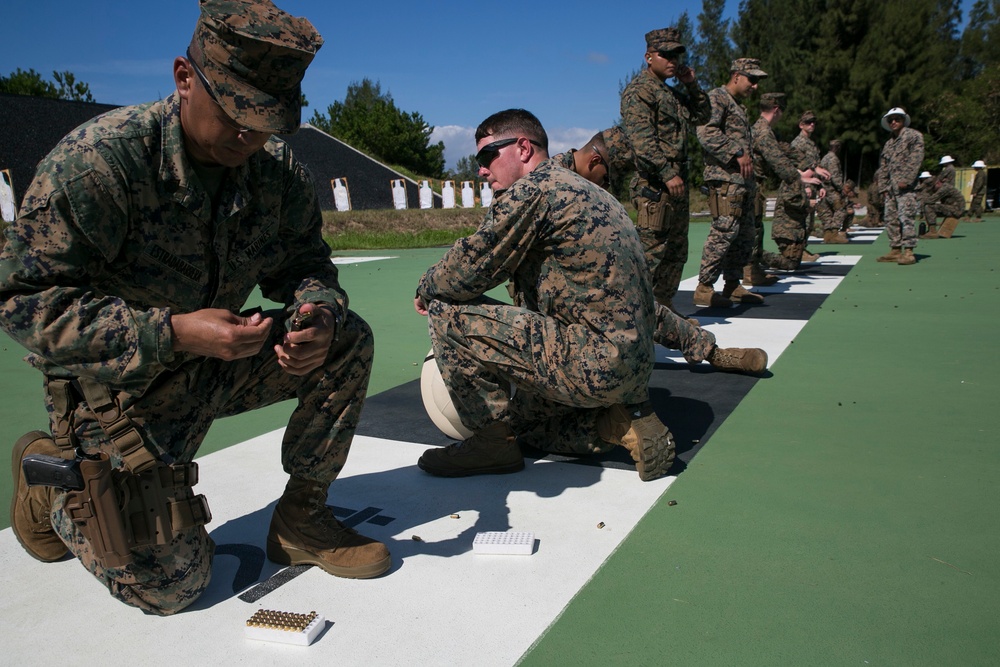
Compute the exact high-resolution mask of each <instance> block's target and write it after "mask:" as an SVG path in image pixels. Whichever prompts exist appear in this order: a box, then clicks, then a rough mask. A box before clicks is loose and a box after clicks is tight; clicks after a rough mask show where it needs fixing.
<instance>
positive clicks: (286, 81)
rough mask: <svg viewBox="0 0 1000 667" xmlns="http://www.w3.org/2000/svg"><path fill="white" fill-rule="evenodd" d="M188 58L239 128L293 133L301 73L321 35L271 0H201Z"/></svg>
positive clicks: (299, 101) (298, 116)
mask: <svg viewBox="0 0 1000 667" xmlns="http://www.w3.org/2000/svg"><path fill="white" fill-rule="evenodd" d="M200 5H201V15H200V17H199V18H198V23H197V24H196V26H195V30H194V35H193V36H192V38H191V44H190V45H189V46H188V57H189V58H191V59H192V61H193V62H194V64H195V65H196V66H197V67H198V68H199V69H201V71H202V72H204V74H205V76H206V77H207V78H208V81H209V91H210V94H211V95H212V98H213V99H214V100H215V101H216V103H217V104H219V106H221V107H222V110H223V111H225V112H226V114H227V115H228V116H229V117H230V118H232V119H233V120H234V121H236V123H237V124H239V125H240V127H246V128H250V129H251V130H256V131H258V132H268V133H275V134H290V133H292V132H295V131H296V130H297V129H298V127H299V122H300V120H301V113H302V88H301V85H300V84H301V81H302V77H303V76H305V73H306V68H307V67H308V66H309V63H311V62H312V60H313V58H314V57H315V55H316V52H317V51H318V50H319V49H320V47H321V46H322V45H323V38H322V37H320V35H319V33H318V32H316V29H315V28H314V27H313V25H312V24H311V23H310V22H309V21H308V20H307V19H304V18H300V17H295V16H292V15H290V14H288V13H286V12H284V11H282V10H281V9H278V8H277V7H275V6H274V5H273V4H272V3H271V2H269V1H268V0H200Z"/></svg>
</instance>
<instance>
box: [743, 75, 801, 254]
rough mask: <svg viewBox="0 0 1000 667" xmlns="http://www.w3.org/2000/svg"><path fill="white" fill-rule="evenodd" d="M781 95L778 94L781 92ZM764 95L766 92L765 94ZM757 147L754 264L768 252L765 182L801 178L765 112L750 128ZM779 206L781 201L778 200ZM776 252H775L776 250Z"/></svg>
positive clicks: (791, 181) (753, 149)
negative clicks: (765, 233)
mask: <svg viewBox="0 0 1000 667" xmlns="http://www.w3.org/2000/svg"><path fill="white" fill-rule="evenodd" d="M765 95H771V96H772V99H777V100H778V101H780V98H783V97H784V95H782V94H781V93H765ZM779 95H780V97H776V96H779ZM761 97H763V96H761ZM750 132H751V136H752V140H751V145H752V151H753V177H754V181H756V183H757V196H756V203H755V206H754V248H753V252H752V254H751V257H750V263H751V264H757V263H760V262H762V261H763V256H764V209H765V203H766V202H765V201H764V185H765V183H766V182H767V179H768V178H770V177H775V178H777V179H778V181H780V183H781V184H784V183H785V182H789V183H791V184H794V183H797V182H799V179H800V175H799V170H798V169H796V168H795V165H794V164H793V163H792V160H791V158H789V156H788V154H787V153H786V152H785V151H784V150H783V149H782V148H781V146H780V145H779V144H778V138H777V137H775V136H774V130H773V129H772V128H771V124H770V123H768V122H767V119H766V118H764V116H760V117H759V118H757V120H756V121H755V122H754V124H753V127H752V128H750ZM775 209H777V202H775ZM772 254H773V253H772Z"/></svg>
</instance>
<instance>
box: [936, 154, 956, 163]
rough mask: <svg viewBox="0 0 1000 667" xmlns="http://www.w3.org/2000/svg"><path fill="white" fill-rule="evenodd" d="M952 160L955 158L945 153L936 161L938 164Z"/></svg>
mask: <svg viewBox="0 0 1000 667" xmlns="http://www.w3.org/2000/svg"><path fill="white" fill-rule="evenodd" d="M954 161H955V158H953V157H952V156H950V155H945V156H944V157H943V158H941V161H940V162H938V164H949V163H951V162H954Z"/></svg>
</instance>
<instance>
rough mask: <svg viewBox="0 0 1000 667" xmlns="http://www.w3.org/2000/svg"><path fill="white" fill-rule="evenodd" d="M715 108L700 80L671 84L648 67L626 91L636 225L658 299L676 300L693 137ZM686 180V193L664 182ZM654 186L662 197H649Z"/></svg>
mask: <svg viewBox="0 0 1000 667" xmlns="http://www.w3.org/2000/svg"><path fill="white" fill-rule="evenodd" d="M711 113H712V109H711V103H710V102H709V99H708V95H707V94H706V93H705V91H703V90H702V89H701V88H700V87H699V86H698V84H697V82H694V83H692V84H691V85H686V86H683V87H680V86H676V87H675V86H668V85H666V84H665V83H664V82H662V81H660V80H659V79H658V78H657V77H656V75H655V74H653V73H652V72H651V71H649V70H648V69H646V70H643V71H642V72H641V73H640V74H638V75H637V76H636V77H635V78H634V79H632V81H631V82H630V83H629V84H628V86H626V87H625V90H624V91H622V98H621V114H622V130H623V131H624V133H625V137H626V139H627V142H628V144H629V145H630V146H631V148H632V152H633V155H634V159H635V169H636V176H635V177H634V178H633V179H632V182H631V192H632V204H633V205H634V206H635V207H636V210H637V211H638V217H637V219H636V226H637V227H638V228H639V236H640V238H641V239H642V246H643V248H644V250H645V255H646V264H647V265H648V266H649V270H650V272H651V274H652V281H653V295H654V297H655V298H656V301H657V302H658V303H661V304H664V305H668V304H670V303H672V302H673V298H674V296H676V294H677V288H678V286H679V285H680V282H681V279H682V277H683V275H682V273H683V270H684V263H685V262H686V261H687V256H688V226H689V224H690V210H689V209H690V203H689V193H688V171H687V170H688V146H689V144H688V142H689V136H690V134H691V132H692V130H693V129H694V126H695V125H697V124H699V123H703V122H705V121H707V120H708V118H709V116H710V115H711ZM674 177H680V178H681V179H683V180H684V192H683V193H682V195H681V196H679V197H673V196H671V195H670V193H669V192H668V191H667V189H666V185H665V183H666V182H667V181H669V180H671V179H673V178H674ZM644 188H648V190H645V192H647V194H648V193H649V192H650V191H652V192H656V193H661V194H659V195H658V196H644V195H643V192H644Z"/></svg>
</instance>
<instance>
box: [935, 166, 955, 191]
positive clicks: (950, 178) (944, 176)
mask: <svg viewBox="0 0 1000 667" xmlns="http://www.w3.org/2000/svg"><path fill="white" fill-rule="evenodd" d="M937 180H938V182H939V183H947V184H948V185H951V186H954V185H955V163H954V162H948V163H946V164H945V165H944V166H943V167H941V173H940V174H938V177H937Z"/></svg>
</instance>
